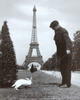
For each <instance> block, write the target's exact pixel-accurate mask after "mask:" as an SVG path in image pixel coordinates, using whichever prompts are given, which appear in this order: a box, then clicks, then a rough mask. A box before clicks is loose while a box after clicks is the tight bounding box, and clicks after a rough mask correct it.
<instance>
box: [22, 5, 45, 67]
mask: <svg viewBox="0 0 80 100" xmlns="http://www.w3.org/2000/svg"><path fill="white" fill-rule="evenodd" d="M36 11H37V10H36V7H35V6H34V8H33V28H32V37H31V44H30V48H29V52H28V54H27V56H26V59H25V61H24V63H23V66H24V68H27V66H28V64H30V63H31V62H37V63H39V64H40V65H41V66H42V65H43V64H44V62H43V59H42V56H41V54H40V51H39V44H38V41H37V30H36ZM33 50H36V54H37V55H36V56H32V53H33Z"/></svg>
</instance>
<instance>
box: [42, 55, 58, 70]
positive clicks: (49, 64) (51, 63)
mask: <svg viewBox="0 0 80 100" xmlns="http://www.w3.org/2000/svg"><path fill="white" fill-rule="evenodd" d="M42 69H43V70H59V68H58V64H57V55H56V53H55V54H53V55H52V57H51V58H49V59H48V60H47V61H46V62H45V63H44V65H43V67H42Z"/></svg>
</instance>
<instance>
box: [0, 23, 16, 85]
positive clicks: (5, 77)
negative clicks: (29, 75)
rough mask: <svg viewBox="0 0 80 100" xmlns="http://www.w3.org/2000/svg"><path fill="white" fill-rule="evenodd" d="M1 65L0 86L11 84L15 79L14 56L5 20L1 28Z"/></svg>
mask: <svg viewBox="0 0 80 100" xmlns="http://www.w3.org/2000/svg"><path fill="white" fill-rule="evenodd" d="M1 39H2V42H1V45H0V48H1V52H2V54H1V57H0V61H1V66H0V87H7V86H9V85H11V84H12V83H13V82H14V80H15V79H16V72H17V67H16V57H15V52H14V48H13V42H12V40H11V38H10V33H9V29H8V26H7V22H6V21H5V22H4V25H3V26H2V30H1Z"/></svg>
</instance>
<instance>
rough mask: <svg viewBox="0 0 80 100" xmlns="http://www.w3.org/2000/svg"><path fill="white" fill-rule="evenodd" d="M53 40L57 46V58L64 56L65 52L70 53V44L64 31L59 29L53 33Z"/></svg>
mask: <svg viewBox="0 0 80 100" xmlns="http://www.w3.org/2000/svg"><path fill="white" fill-rule="evenodd" d="M54 40H55V43H56V46H57V55H58V56H59V57H62V56H64V55H66V50H70V51H71V52H72V42H71V39H70V38H69V35H68V32H67V30H66V29H64V28H62V27H60V28H59V29H58V30H57V31H55V36H54Z"/></svg>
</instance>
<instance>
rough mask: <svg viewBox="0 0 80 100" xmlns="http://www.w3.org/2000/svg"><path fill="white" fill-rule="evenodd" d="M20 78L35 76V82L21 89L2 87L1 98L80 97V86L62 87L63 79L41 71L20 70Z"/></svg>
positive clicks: (50, 99)
mask: <svg viewBox="0 0 80 100" xmlns="http://www.w3.org/2000/svg"><path fill="white" fill-rule="evenodd" d="M17 76H18V79H20V78H26V77H31V76H32V77H33V84H32V85H31V86H29V87H25V88H22V89H19V90H17V91H16V90H15V89H14V88H0V100H64V99H65V100H66V99H67V100H76V99H80V88H79V87H76V86H71V87H70V88H60V87H58V84H60V82H61V80H60V79H57V78H56V77H53V76H51V75H47V74H45V73H43V72H41V71H37V72H34V73H30V72H29V71H26V70H19V71H18V73H17Z"/></svg>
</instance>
